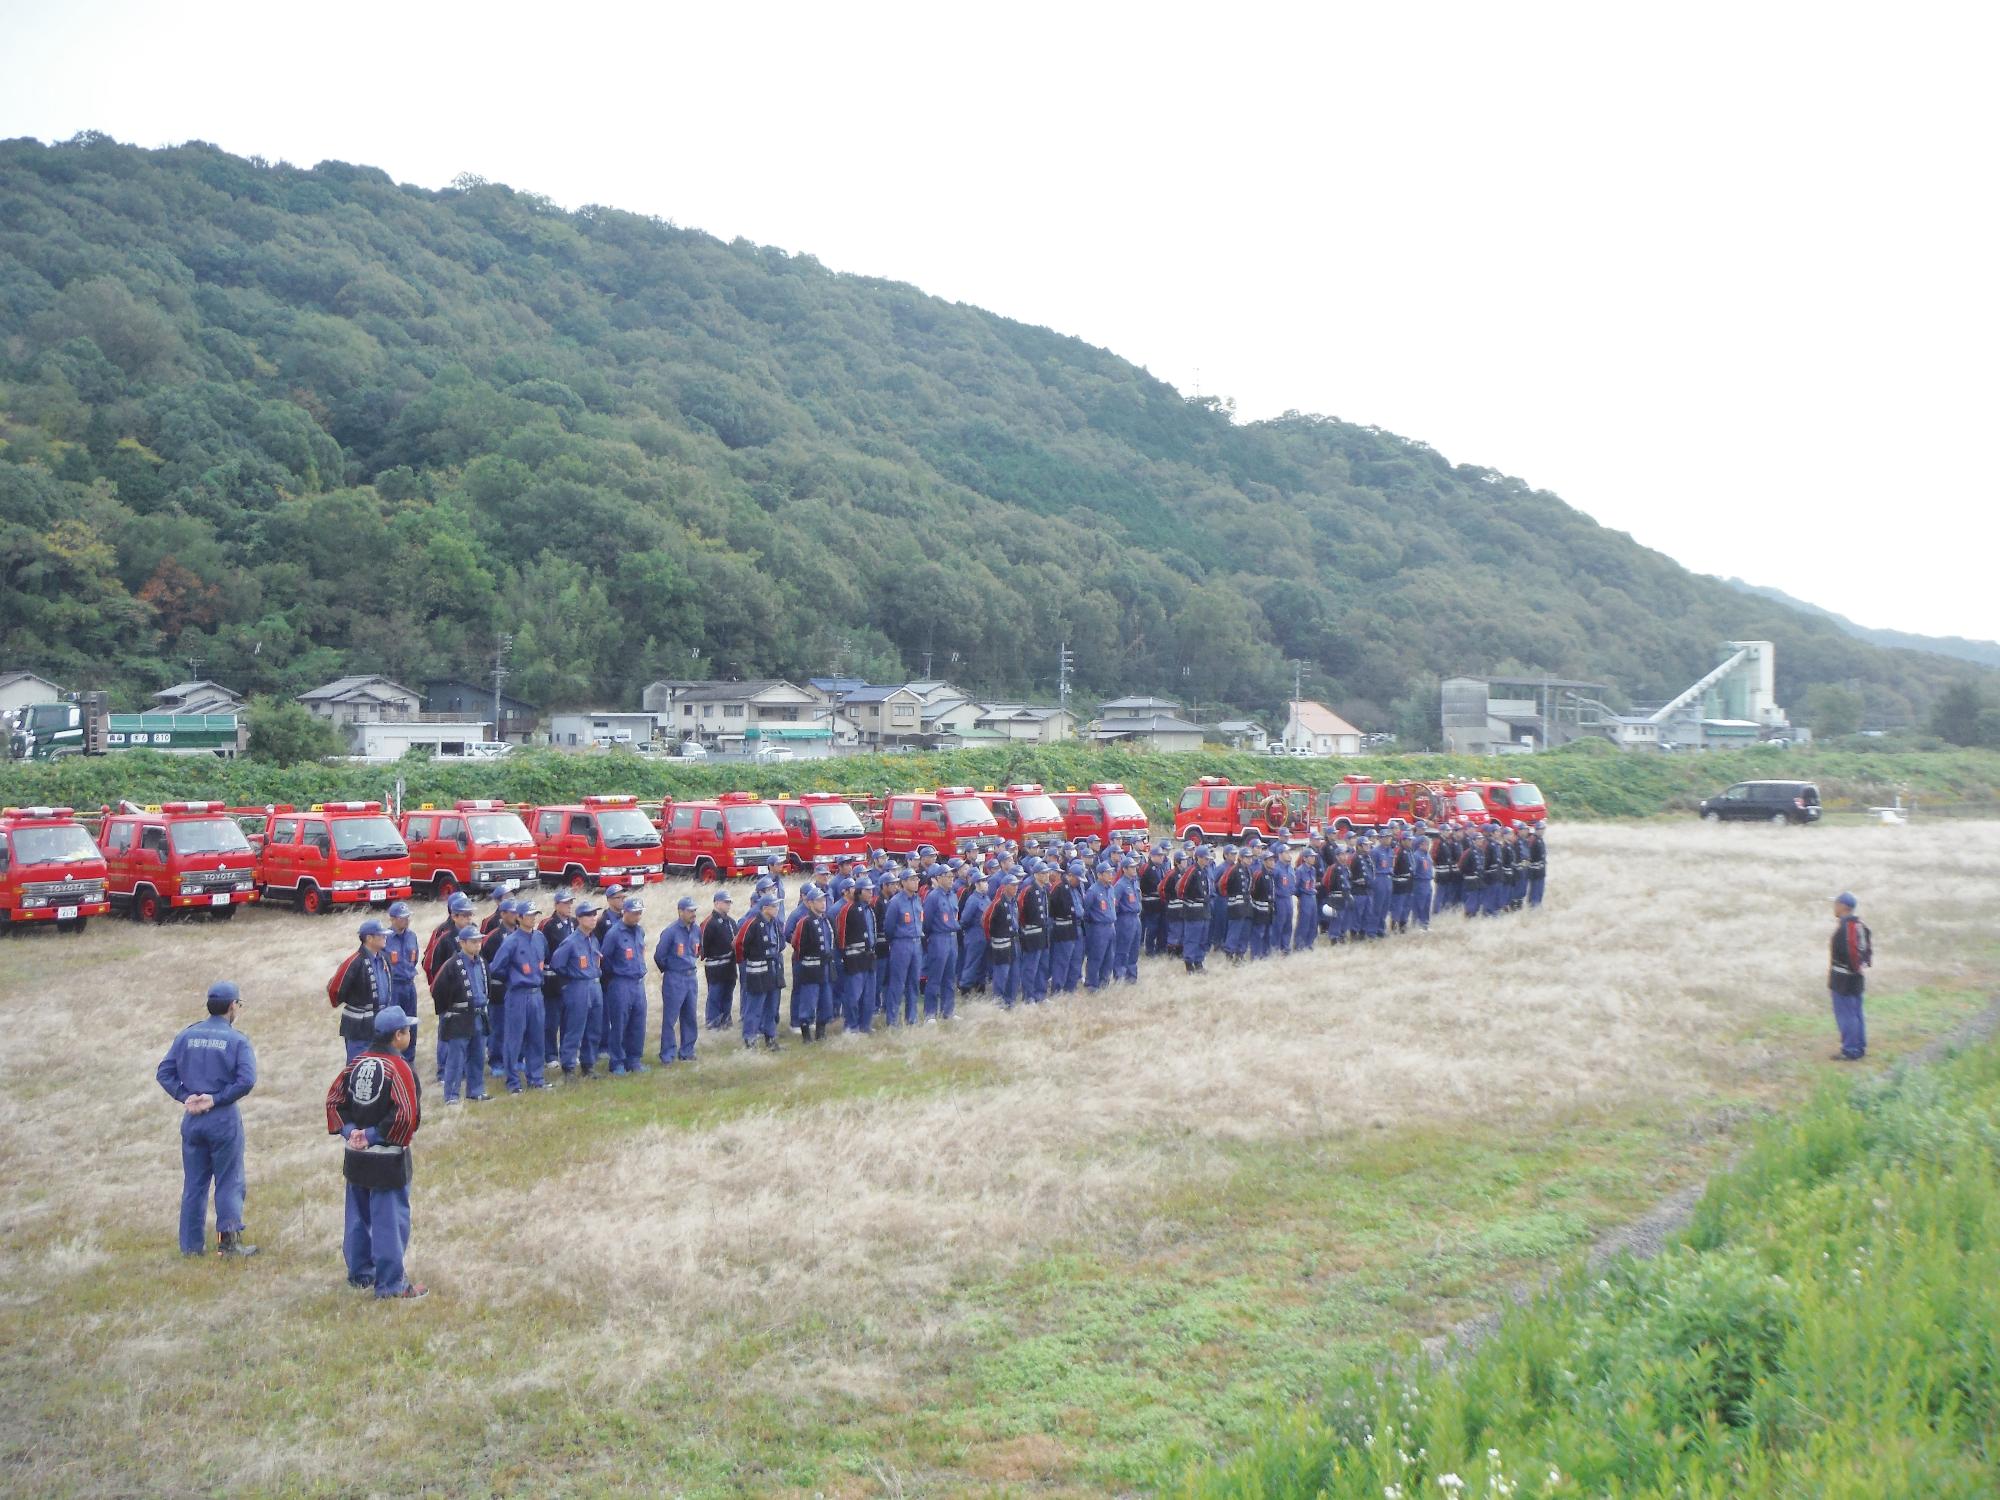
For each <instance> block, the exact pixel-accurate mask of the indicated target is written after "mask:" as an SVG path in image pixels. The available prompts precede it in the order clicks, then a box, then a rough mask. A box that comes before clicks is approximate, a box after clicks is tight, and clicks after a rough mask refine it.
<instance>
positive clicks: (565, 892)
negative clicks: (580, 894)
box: [553, 886, 576, 906]
mask: <svg viewBox="0 0 2000 1500" xmlns="http://www.w3.org/2000/svg"><path fill="white" fill-rule="evenodd" d="M553 899H554V901H555V903H556V905H557V906H567V905H569V903H570V902H572V901H574V900H575V899H576V892H575V891H573V890H571V889H570V888H569V887H568V886H558V887H557V888H556V893H555V896H554V898H553Z"/></svg>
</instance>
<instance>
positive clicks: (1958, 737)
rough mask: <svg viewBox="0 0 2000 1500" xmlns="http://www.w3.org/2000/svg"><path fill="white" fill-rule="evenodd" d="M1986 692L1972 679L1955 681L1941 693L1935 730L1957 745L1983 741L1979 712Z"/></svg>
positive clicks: (1933, 713)
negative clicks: (1974, 683)
mask: <svg viewBox="0 0 2000 1500" xmlns="http://www.w3.org/2000/svg"><path fill="white" fill-rule="evenodd" d="M1985 707H1986V702H1985V698H1984V695H1982V694H1981V693H1980V691H1979V689H1978V688H1977V687H1975V686H1973V684H1971V683H1970V682H1954V683H1953V684H1952V685H1951V686H1950V687H1948V688H1946V689H1945V690H1944V691H1943V692H1942V693H1940V694H1939V695H1938V700H1937V706H1936V707H1934V708H1933V709H1932V710H1931V733H1932V734H1934V735H1936V736H1937V737H1938V738H1939V739H1941V740H1949V741H1950V742H1951V743H1952V744H1954V745H1976V744H1978V743H1979V715H1980V711H1981V710H1983V709H1984V708H1985Z"/></svg>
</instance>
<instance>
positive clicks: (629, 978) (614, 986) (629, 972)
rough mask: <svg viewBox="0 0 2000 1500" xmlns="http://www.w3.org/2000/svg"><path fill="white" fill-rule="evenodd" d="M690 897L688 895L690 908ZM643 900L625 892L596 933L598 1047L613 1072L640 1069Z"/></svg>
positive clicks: (643, 1047)
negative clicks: (600, 977)
mask: <svg viewBox="0 0 2000 1500" xmlns="http://www.w3.org/2000/svg"><path fill="white" fill-rule="evenodd" d="M693 904H694V903H693V902H692V901H689V902H688V905H689V907H690V908H692V907H693ZM645 914H646V903H645V902H644V901H642V900H640V898H639V897H637V896H627V897H626V898H625V899H624V900H623V901H622V902H620V903H619V911H618V920H617V921H615V922H613V921H610V920H608V919H607V920H606V921H605V922H604V924H603V925H602V927H601V928H600V929H599V933H598V944H597V949H598V952H600V953H602V954H603V955H604V1050H605V1053H606V1055H608V1056H609V1057H610V1059H611V1071H612V1073H613V1075H614V1076H615V1075H617V1074H620V1073H643V1072H645V1071H646V929H645V928H644V927H643V926H641V925H640V921H641V918H643V917H644V916H645Z"/></svg>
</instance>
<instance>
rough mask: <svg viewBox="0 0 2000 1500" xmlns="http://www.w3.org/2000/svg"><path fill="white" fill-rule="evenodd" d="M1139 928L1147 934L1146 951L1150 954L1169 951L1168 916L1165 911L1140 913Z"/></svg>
mask: <svg viewBox="0 0 2000 1500" xmlns="http://www.w3.org/2000/svg"><path fill="white" fill-rule="evenodd" d="M1139 927H1140V930H1141V931H1142V932H1143V933H1144V934H1145V951H1146V952H1147V953H1149V954H1153V953H1165V952H1166V951H1167V914H1166V913H1165V912H1164V911H1160V912H1155V913H1152V914H1150V915H1149V914H1147V913H1146V912H1143V911H1142V912H1140V913H1139Z"/></svg>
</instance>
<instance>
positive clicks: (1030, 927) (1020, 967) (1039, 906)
mask: <svg viewBox="0 0 2000 1500" xmlns="http://www.w3.org/2000/svg"><path fill="white" fill-rule="evenodd" d="M1047 869H1048V866H1047V865H1045V864H1043V863H1042V861H1041V860H1039V859H1029V860H1024V861H1022V864H1021V870H1022V874H1023V877H1024V878H1023V879H1022V882H1021V896H1020V900H1019V901H1018V902H1017V903H1016V906H1017V907H1018V909H1019V912H1020V918H1021V920H1020V923H1019V929H1018V930H1019V937H1018V945H1019V948H1020V952H1019V954H1018V956H1017V957H1016V958H1015V960H1014V990H1015V993H1016V994H1017V995H1018V996H1019V997H1020V998H1021V999H1023V1000H1025V1001H1027V1002H1028V1003H1029V1004H1030V1005H1039V1004H1041V1003H1042V1002H1043V1001H1045V1000H1047V999H1048V998H1049V973H1050V968H1051V960H1050V956H1049V887H1048V880H1047V876H1046V874H1045V873H1044V872H1045V871H1046V870H1047Z"/></svg>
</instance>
